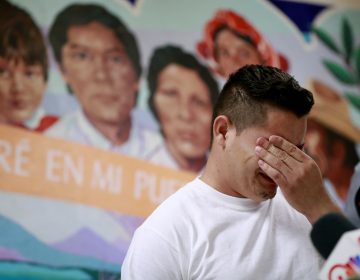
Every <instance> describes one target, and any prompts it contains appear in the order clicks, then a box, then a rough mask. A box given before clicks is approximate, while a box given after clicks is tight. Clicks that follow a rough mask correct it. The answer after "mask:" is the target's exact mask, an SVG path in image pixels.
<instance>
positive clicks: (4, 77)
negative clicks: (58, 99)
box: [0, 57, 46, 124]
mask: <svg viewBox="0 0 360 280" xmlns="http://www.w3.org/2000/svg"><path fill="white" fill-rule="evenodd" d="M43 74H44V72H43V68H42V66H41V65H40V64H37V65H26V64H25V63H24V61H22V60H19V61H8V60H6V59H4V58H2V57H0V122H3V123H9V124H23V123H24V122H25V121H26V120H28V119H30V118H31V117H32V115H33V113H34V112H35V110H36V109H37V108H38V106H39V105H40V103H41V100H42V97H43V94H44V91H45V87H46V81H45V79H44V75H43Z"/></svg>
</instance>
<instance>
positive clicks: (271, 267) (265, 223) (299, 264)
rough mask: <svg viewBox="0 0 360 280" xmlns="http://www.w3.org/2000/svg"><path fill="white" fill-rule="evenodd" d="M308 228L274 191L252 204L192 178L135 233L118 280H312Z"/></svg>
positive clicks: (315, 267)
mask: <svg viewBox="0 0 360 280" xmlns="http://www.w3.org/2000/svg"><path fill="white" fill-rule="evenodd" d="M310 230H311V225H310V223H309V222H308V221H307V219H306V218H305V217H304V216H303V215H302V214H300V213H299V212H297V211H296V210H294V209H293V208H291V206H290V205H289V204H288V203H287V202H286V200H285V199H284V197H283V196H282V194H281V193H278V194H277V195H276V196H275V198H274V199H272V200H268V201H265V202H262V203H256V202H254V201H252V200H250V199H245V198H238V197H232V196H228V195H225V194H223V193H220V192H218V191H217V190H215V189H214V188H212V187H210V186H209V185H207V184H205V183H204V182H203V181H201V180H200V179H198V178H197V179H195V180H194V181H192V182H190V183H189V184H187V185H186V186H184V187H183V188H181V189H180V190H179V191H178V192H176V193H175V194H174V195H172V196H171V197H170V198H169V199H167V200H166V201H165V202H164V203H163V204H161V205H160V206H159V207H158V208H157V209H156V210H155V211H154V212H153V214H151V215H150V216H149V218H148V219H147V220H146V221H145V222H144V223H143V225H141V226H140V227H139V228H138V229H137V230H136V233H135V235H134V237H133V240H132V243H131V245H130V248H129V250H128V252H127V255H126V257H125V260H124V263H123V266H122V271H121V273H122V275H121V276H122V278H121V279H123V280H130V279H131V280H138V279H139V280H140V279H141V280H143V279H147V280H151V279H154V280H155V279H156V280H158V279H171V280H176V279H193V280H195V279H199V280H200V279H201V280H205V279H221V280H224V279H226V280H231V279H271V280H272V279H286V280H289V279H299V280H300V279H301V280H303V279H307V280H312V279H317V275H318V272H319V268H320V265H321V264H322V260H321V258H320V256H319V255H318V253H317V252H316V251H315V249H314V247H313V246H312V244H311V241H310V237H309V232H310Z"/></svg>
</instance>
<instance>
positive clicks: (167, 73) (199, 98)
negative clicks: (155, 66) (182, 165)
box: [154, 64, 212, 162]
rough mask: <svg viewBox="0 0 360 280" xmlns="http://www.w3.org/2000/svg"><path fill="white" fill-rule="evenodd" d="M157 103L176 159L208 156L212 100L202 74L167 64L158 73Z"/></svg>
mask: <svg viewBox="0 0 360 280" xmlns="http://www.w3.org/2000/svg"><path fill="white" fill-rule="evenodd" d="M154 104H155V109H156V111H157V114H158V117H159V121H160V124H161V128H162V131H163V133H164V137H165V139H166V142H167V145H168V148H169V150H170V152H171V153H172V154H173V156H174V157H175V159H176V160H177V161H180V162H181V161H182V160H184V159H186V158H188V159H196V158H202V157H204V156H205V155H206V153H207V151H208V149H209V145H210V128H211V117H212V104H211V100H210V92H209V89H208V87H207V85H206V84H205V83H204V82H203V81H202V80H201V78H200V77H199V75H198V74H197V73H196V72H195V71H194V70H191V69H188V68H185V67H182V66H179V65H176V64H171V65H169V66H167V67H166V68H164V69H163V70H162V72H161V73H160V75H159V77H158V83H157V89H156V92H155V96H154Z"/></svg>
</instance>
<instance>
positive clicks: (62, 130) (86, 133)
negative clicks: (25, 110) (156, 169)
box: [45, 109, 158, 158]
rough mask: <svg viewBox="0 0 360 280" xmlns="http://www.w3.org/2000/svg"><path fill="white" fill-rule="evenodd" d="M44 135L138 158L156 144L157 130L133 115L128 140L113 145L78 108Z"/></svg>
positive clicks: (142, 156)
mask: <svg viewBox="0 0 360 280" xmlns="http://www.w3.org/2000/svg"><path fill="white" fill-rule="evenodd" d="M45 135H48V136H53V137H57V138H63V139H67V140H71V141H74V142H78V143H82V144H87V145H90V146H94V147H98V148H101V149H104V150H108V151H113V152H117V153H121V154H124V155H129V156H134V157H138V158H144V156H145V155H146V154H148V153H149V151H151V150H153V149H154V147H155V146H156V145H157V144H158V143H157V142H156V141H157V140H156V139H157V137H156V135H157V132H156V131H153V130H151V129H148V128H147V127H145V126H144V125H143V124H142V123H141V122H140V121H138V120H137V118H135V117H134V118H132V126H131V130H130V135H129V139H128V141H127V142H126V143H124V144H122V145H114V144H112V143H111V142H110V141H109V140H108V139H107V138H106V137H105V136H104V135H102V134H101V133H100V132H99V131H98V130H97V129H96V128H95V127H94V126H93V125H92V124H91V123H90V122H89V120H88V119H87V118H86V116H85V115H84V113H83V111H82V110H80V109H79V110H77V111H75V112H74V113H70V114H67V115H65V116H64V117H62V118H61V119H60V120H59V121H58V122H57V123H56V124H55V125H54V126H52V127H51V128H50V129H48V130H46V132H45Z"/></svg>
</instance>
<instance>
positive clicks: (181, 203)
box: [143, 180, 196, 229]
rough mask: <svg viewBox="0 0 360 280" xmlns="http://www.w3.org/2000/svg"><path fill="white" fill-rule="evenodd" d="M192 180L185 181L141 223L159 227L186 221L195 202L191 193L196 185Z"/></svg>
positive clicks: (146, 225) (178, 224) (179, 224)
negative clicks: (185, 182) (184, 183)
mask: <svg viewBox="0 0 360 280" xmlns="http://www.w3.org/2000/svg"><path fill="white" fill-rule="evenodd" d="M194 181H195V180H194ZM194 181H191V182H189V183H187V184H186V185H184V186H183V187H181V188H180V189H179V190H177V191H176V192H175V193H174V194H172V195H171V196H169V197H168V198H167V199H166V200H164V201H163V202H162V203H161V204H160V205H159V206H158V207H157V208H156V209H155V210H154V212H153V213H152V214H151V215H150V216H149V217H148V218H147V219H146V221H145V222H144V224H143V225H144V226H145V227H151V228H157V229H159V228H164V227H168V228H169V227H172V226H181V224H182V223H187V222H188V221H189V218H191V217H190V216H191V212H192V211H193V209H194V207H195V203H196V201H195V200H194V199H193V195H192V193H193V189H194V187H196V185H195V183H194Z"/></svg>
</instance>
